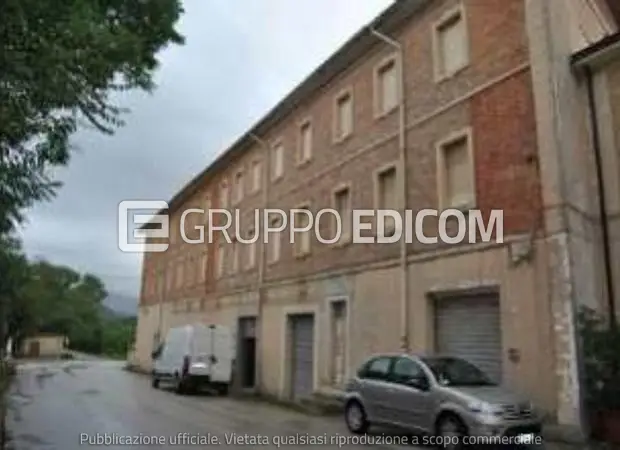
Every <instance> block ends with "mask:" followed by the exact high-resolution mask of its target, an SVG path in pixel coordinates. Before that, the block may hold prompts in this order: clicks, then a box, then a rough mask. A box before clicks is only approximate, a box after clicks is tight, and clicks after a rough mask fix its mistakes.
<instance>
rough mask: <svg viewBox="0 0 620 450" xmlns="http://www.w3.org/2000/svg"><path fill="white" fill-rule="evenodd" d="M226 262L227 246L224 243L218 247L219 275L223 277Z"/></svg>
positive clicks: (217, 269) (217, 268)
mask: <svg viewBox="0 0 620 450" xmlns="http://www.w3.org/2000/svg"><path fill="white" fill-rule="evenodd" d="M225 264H226V247H225V246H224V245H223V244H220V245H219V246H218V247H217V266H216V271H217V277H218V278H221V277H222V276H224V267H225Z"/></svg>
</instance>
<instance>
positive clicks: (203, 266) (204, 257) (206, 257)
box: [198, 253, 209, 281]
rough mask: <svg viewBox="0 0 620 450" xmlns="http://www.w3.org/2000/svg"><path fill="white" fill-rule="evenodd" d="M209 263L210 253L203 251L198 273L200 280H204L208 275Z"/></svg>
mask: <svg viewBox="0 0 620 450" xmlns="http://www.w3.org/2000/svg"><path fill="white" fill-rule="evenodd" d="M208 263H209V255H208V254H207V253H203V254H202V256H201V257H200V272H199V274H198V280H199V281H204V280H205V279H206V276H207V265H208Z"/></svg>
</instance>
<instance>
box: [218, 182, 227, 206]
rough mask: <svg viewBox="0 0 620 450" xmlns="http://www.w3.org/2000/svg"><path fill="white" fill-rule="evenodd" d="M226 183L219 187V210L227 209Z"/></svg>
mask: <svg viewBox="0 0 620 450" xmlns="http://www.w3.org/2000/svg"><path fill="white" fill-rule="evenodd" d="M228 194H229V192H228V183H226V182H224V183H222V184H221V185H220V208H222V209H228V198H229V195H228Z"/></svg>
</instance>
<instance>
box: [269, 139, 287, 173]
mask: <svg viewBox="0 0 620 450" xmlns="http://www.w3.org/2000/svg"><path fill="white" fill-rule="evenodd" d="M283 175H284V144H282V142H278V143H277V144H275V145H274V146H273V148H272V150H271V180H272V181H276V180H279V179H280V178H282V176H283Z"/></svg>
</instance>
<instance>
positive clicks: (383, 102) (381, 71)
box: [375, 58, 400, 116]
mask: <svg viewBox="0 0 620 450" xmlns="http://www.w3.org/2000/svg"><path fill="white" fill-rule="evenodd" d="M397 69H398V67H397V62H396V59H395V58H390V59H389V60H388V61H386V62H384V63H383V64H382V65H380V66H379V67H378V68H377V73H376V86H375V102H376V103H375V111H376V114H377V115H378V116H383V115H385V114H388V113H389V112H390V111H392V110H393V109H394V108H396V107H397V106H398V102H399V100H400V99H399V92H398V91H399V87H398V85H399V83H398V73H397Z"/></svg>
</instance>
